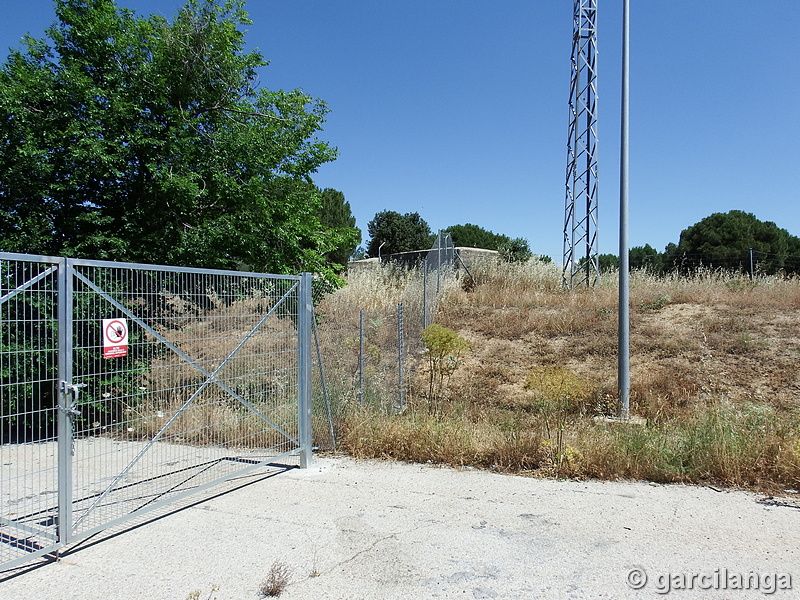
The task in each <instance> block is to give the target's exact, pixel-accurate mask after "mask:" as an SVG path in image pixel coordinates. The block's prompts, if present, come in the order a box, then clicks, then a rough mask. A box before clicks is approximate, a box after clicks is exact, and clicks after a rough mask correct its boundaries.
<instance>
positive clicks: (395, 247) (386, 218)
mask: <svg viewBox="0 0 800 600" xmlns="http://www.w3.org/2000/svg"><path fill="white" fill-rule="evenodd" d="M367 230H368V231H369V237H370V240H369V245H368V246H367V252H368V253H369V255H370V256H373V257H375V256H378V254H379V249H380V254H394V253H395V252H413V251H414V250H427V249H428V248H430V246H431V244H432V243H433V234H432V233H431V228H430V227H429V226H428V224H427V223H426V222H425V220H424V219H423V218H422V217H420V216H419V213H415V212H414V213H406V214H404V215H401V214H400V213H398V212H395V211H393V210H384V211H381V212H379V213H377V214H376V215H375V217H374V218H373V219H372V220H371V221H370V222H369V223H368V224H367Z"/></svg>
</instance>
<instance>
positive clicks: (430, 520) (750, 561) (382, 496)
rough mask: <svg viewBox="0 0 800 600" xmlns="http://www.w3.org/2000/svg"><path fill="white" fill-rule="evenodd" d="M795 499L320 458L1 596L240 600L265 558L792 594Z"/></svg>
mask: <svg viewBox="0 0 800 600" xmlns="http://www.w3.org/2000/svg"><path fill="white" fill-rule="evenodd" d="M795 498H797V497H796V496H795ZM799 507H800V504H798V503H797V501H796V500H793V499H785V498H777V499H767V498H764V497H763V496H760V495H757V494H750V493H745V492H728V491H716V490H714V489H711V488H707V487H688V486H654V485H648V484H646V483H624V482H623V483H616V482H614V483H601V482H595V481H589V482H574V481H550V480H538V479H528V478H522V477H513V476H504V475H497V474H492V473H486V472H482V471H477V470H463V471H455V470H450V469H441V468H434V467H429V466H420V465H410V464H401V463H393V462H371V461H355V460H352V459H347V458H322V459H317V461H316V462H315V464H314V466H313V468H311V469H308V470H300V469H292V470H290V471H287V472H284V473H281V474H279V475H277V476H274V477H269V478H263V477H260V478H258V480H257V481H254V482H252V483H251V484H250V485H247V486H245V487H242V488H240V489H237V490H235V491H233V492H230V493H228V494H225V495H222V496H218V497H215V498H212V499H210V500H207V501H205V502H202V503H199V504H196V505H194V506H192V507H189V508H186V509H184V510H182V511H180V512H177V513H173V514H171V515H168V516H166V517H164V518H161V519H159V520H158V521H155V522H152V523H149V524H146V525H143V526H141V527H138V528H136V529H133V530H130V531H127V532H125V533H122V534H120V535H117V536H115V537H112V538H110V539H106V540H103V541H102V542H100V543H91V542H93V541H94V540H92V541H91V542H90V543H84V544H83V545H82V546H80V547H78V548H77V549H75V550H73V551H71V552H68V553H67V554H66V555H65V556H63V558H62V559H61V560H60V561H59V562H56V563H49V564H46V565H44V566H39V567H37V568H29V569H27V570H22V571H19V572H17V573H16V574H14V575H13V576H11V577H9V576H8V574H4V575H3V576H0V599H2V600H6V599H8V600H11V599H14V600H27V599H31V600H33V599H36V600H51V599H52V600H70V599H76V600H78V599H80V600H101V599H102V600H115V599H119V600H136V599H139V598H142V599H170V600H184V599H186V598H190V597H193V592H194V591H195V590H199V594H198V595H197V596H196V597H197V598H199V599H200V600H205V599H207V598H216V599H217V600H229V599H230V600H252V599H256V598H258V597H259V595H258V590H259V586H260V584H261V582H262V581H263V580H264V579H265V578H266V577H267V575H268V573H269V571H270V568H271V567H272V565H274V564H276V563H280V564H282V565H285V566H286V567H288V569H289V570H290V581H289V584H288V586H287V587H286V589H285V591H284V592H283V594H282V595H281V598H285V599H309V600H311V599H315V600H325V599H331V600H333V599H337V600H338V599H342V600H344V599H348V600H356V599H381V600H387V599H395V598H396V599H401V598H403V599H406V598H412V599H416V598H420V599H423V598H470V599H472V598H500V599H525V598H559V599H560V598H663V597H673V596H677V597H679V598H687V599H689V598H690V599H695V598H731V599H739V598H742V599H744V598H769V597H774V598H800V508H799ZM751 571H752V572H753V573H754V574H753V575H752V576H749V579H744V580H743V578H742V577H741V575H742V574H745V575H746V574H748V573H749V572H751ZM643 574H646V576H647V581H646V583H645V584H644V587H643V588H642V589H640V590H635V589H633V588H632V587H631V585H635V584H638V585H641V584H642V582H643V580H642V578H641V576H642V575H643ZM670 574H671V579H668V577H670ZM789 578H791V581H789ZM787 585H791V586H792V587H793V588H794V589H792V590H787V589H778V588H785V587H786V586H787ZM724 586H727V588H728V589H727V590H725V589H720V588H723V587H724ZM745 586H749V587H750V588H751V589H737V588H742V587H745ZM687 587H691V588H692V589H681V588H687ZM755 587H758V588H759V589H755ZM702 588H712V589H702ZM713 588H718V589H713ZM773 588H775V589H777V591H775V592H774V594H770V593H769V592H770V591H773ZM669 589H671V592H672V593H670V594H666V593H665V592H667V591H668V590H669Z"/></svg>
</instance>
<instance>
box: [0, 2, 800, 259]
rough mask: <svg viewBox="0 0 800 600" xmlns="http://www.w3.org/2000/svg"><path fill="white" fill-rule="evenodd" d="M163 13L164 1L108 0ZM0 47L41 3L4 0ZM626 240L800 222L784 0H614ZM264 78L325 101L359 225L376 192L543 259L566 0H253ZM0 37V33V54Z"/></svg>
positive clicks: (603, 170)
mask: <svg viewBox="0 0 800 600" xmlns="http://www.w3.org/2000/svg"><path fill="white" fill-rule="evenodd" d="M118 4H119V5H120V6H124V7H127V8H132V9H134V10H135V11H136V12H137V13H139V14H150V13H160V14H163V15H165V16H170V15H172V14H174V12H175V11H176V10H177V8H178V7H179V6H180V5H181V4H182V2H181V1H179V0H118ZM598 4H599V16H598V30H599V31H598V45H599V57H598V70H599V74H598V87H599V89H598V97H599V169H600V175H599V181H600V191H599V214H600V228H599V229H600V231H599V239H600V252H602V253H616V252H617V246H618V241H617V240H618V228H617V224H618V211H619V120H620V116H619V115H620V109H619V96H620V57H621V25H620V23H621V12H622V0H599V3H598ZM0 5H2V8H3V19H2V21H0V47H2V49H3V50H6V49H7V48H9V47H10V46H18V44H19V40H20V38H21V37H22V35H23V34H25V33H31V34H32V35H34V36H35V37H39V36H41V35H42V33H43V31H44V29H45V27H46V26H47V25H49V24H50V23H51V22H52V21H53V20H54V11H53V8H52V2H51V0H25V2H17V1H12V0H2V3H1V4H0ZM631 5H632V6H631V148H630V152H631V163H630V234H629V241H630V245H631V246H639V245H644V244H645V243H649V244H651V245H652V246H654V247H656V248H657V249H659V250H662V249H663V248H664V246H665V245H666V244H667V243H669V242H673V241H674V242H677V241H678V237H679V235H680V232H681V231H682V230H683V229H685V228H686V227H688V226H689V225H692V224H693V223H696V222H697V221H699V220H700V219H702V218H703V217H705V216H708V215H709V214H711V213H713V212H727V211H728V210H732V209H740V210H745V211H748V212H752V213H754V214H755V215H756V216H757V217H758V218H760V219H762V220H769V221H774V222H775V223H777V224H778V226H780V227H783V228H785V229H788V230H789V232H790V233H793V234H795V235H800V191H798V190H800V187H799V186H798V183H797V179H798V177H797V174H798V173H799V172H800V117H799V116H798V111H797V106H798V99H800V66H799V65H798V60H797V56H796V53H797V23H800V2H797V0H760V1H759V2H753V1H752V0H703V1H702V2H698V1H697V0H670V1H669V2H652V1H643V2H640V1H637V0H632V2H631ZM248 11H249V12H250V15H251V17H252V19H253V24H252V26H250V28H249V31H248V34H247V43H248V45H249V47H257V48H259V49H260V50H261V52H262V53H263V54H264V56H265V57H266V58H267V59H268V60H269V61H270V65H269V66H268V67H266V68H265V69H264V70H263V71H262V72H261V84H262V85H263V86H265V87H268V88H273V89H277V88H283V89H294V88H302V89H303V90H304V91H306V92H307V93H309V94H311V95H313V96H316V97H318V98H321V99H322V100H324V101H325V102H327V104H328V106H329V108H330V110H331V113H330V114H329V116H328V119H327V122H326V124H325V130H324V131H323V132H322V133H321V135H320V137H321V138H322V139H324V140H326V141H328V142H330V143H331V144H332V145H335V146H337V147H338V149H339V153H340V156H339V159H338V160H336V161H335V162H334V163H331V164H328V165H325V166H323V167H322V168H321V169H320V171H319V173H318V174H317V176H316V178H315V180H316V183H317V184H318V185H319V186H320V187H332V188H335V189H338V190H341V191H342V192H343V193H344V194H345V197H346V199H347V200H348V201H349V202H350V205H351V207H352V210H353V214H354V215H355V216H356V219H357V222H358V223H357V224H358V226H359V227H360V228H361V229H362V231H363V232H364V235H365V238H366V228H367V223H368V221H369V220H370V219H371V218H372V217H373V216H374V215H375V213H376V212H378V211H381V210H395V211H398V212H401V213H406V212H419V213H420V214H421V215H422V217H423V218H424V219H425V220H426V221H427V222H428V224H429V225H430V226H431V228H432V229H433V230H434V231H435V230H437V229H444V228H446V227H448V226H450V225H454V224H462V223H474V224H476V225H480V226H482V227H484V228H486V229H490V230H492V231H494V232H496V233H503V234H506V235H509V236H511V237H524V238H526V239H528V240H529V242H530V245H531V248H532V250H533V251H534V252H536V253H540V254H548V255H550V256H552V257H553V258H554V259H556V260H558V259H560V256H561V254H562V231H563V220H564V179H565V172H566V142H567V120H568V112H567V111H568V109H567V106H568V104H567V103H568V96H569V76H570V73H569V58H570V50H571V45H570V44H571V34H572V21H571V18H572V2H571V1H570V0H495V1H494V2H489V1H488V0H404V1H402V2H388V1H383V0H250V2H249V3H248ZM6 54H7V53H6V52H4V53H3V55H4V56H5V55H6Z"/></svg>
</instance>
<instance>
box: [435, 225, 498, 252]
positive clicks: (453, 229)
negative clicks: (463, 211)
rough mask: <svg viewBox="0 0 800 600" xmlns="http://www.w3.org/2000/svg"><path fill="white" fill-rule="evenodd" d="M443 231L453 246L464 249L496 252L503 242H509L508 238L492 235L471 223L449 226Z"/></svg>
mask: <svg viewBox="0 0 800 600" xmlns="http://www.w3.org/2000/svg"><path fill="white" fill-rule="evenodd" d="M445 231H447V232H449V233H450V237H451V238H452V239H453V244H454V245H456V246H462V247H466V248H484V249H486V250H497V249H498V248H499V247H500V245H501V244H503V243H504V242H510V241H511V239H510V238H509V237H508V236H505V235H499V234H496V233H493V232H491V231H488V230H486V229H484V228H483V227H478V226H477V225H473V224H472V223H467V224H466V225H451V226H450V227H448V228H447V229H446V230H445Z"/></svg>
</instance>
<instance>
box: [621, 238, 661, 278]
mask: <svg viewBox="0 0 800 600" xmlns="http://www.w3.org/2000/svg"><path fill="white" fill-rule="evenodd" d="M663 260H664V259H663V256H662V255H661V254H660V253H659V252H658V250H656V249H655V248H653V247H652V246H651V245H650V244H645V245H644V246H636V247H634V248H631V249H630V251H629V252H628V261H629V265H630V269H631V270H632V271H633V270H637V269H642V270H646V271H650V272H651V273H661V271H662V270H663V266H664V263H663Z"/></svg>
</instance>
